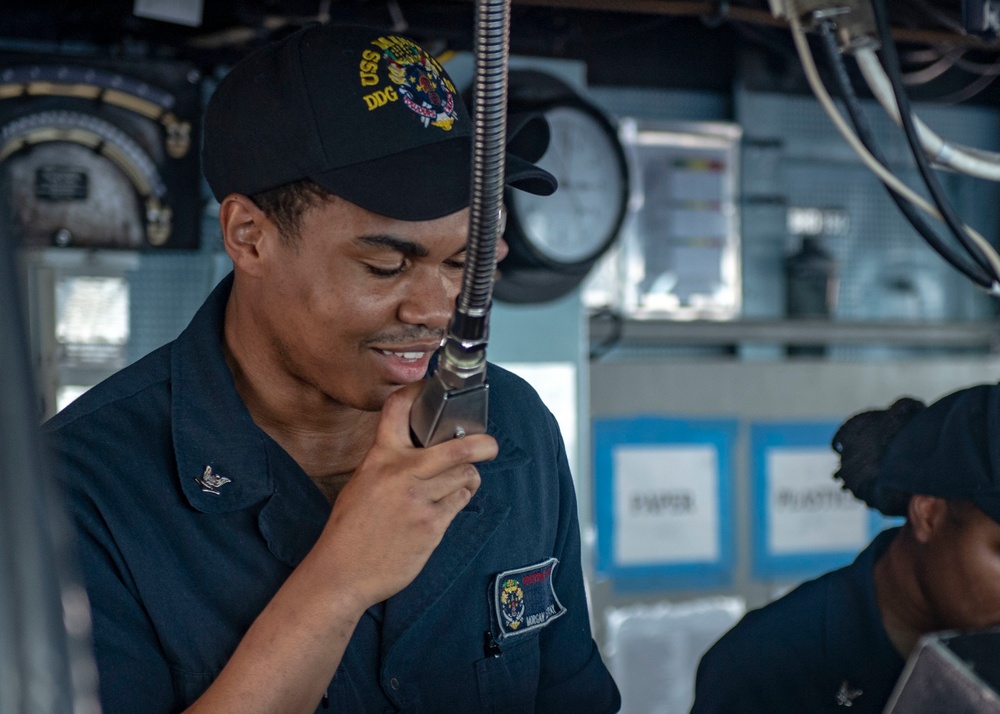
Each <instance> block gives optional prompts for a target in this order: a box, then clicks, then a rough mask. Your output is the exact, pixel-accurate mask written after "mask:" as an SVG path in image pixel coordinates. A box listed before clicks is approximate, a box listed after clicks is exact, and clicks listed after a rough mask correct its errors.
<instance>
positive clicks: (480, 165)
mask: <svg viewBox="0 0 1000 714" xmlns="http://www.w3.org/2000/svg"><path fill="white" fill-rule="evenodd" d="M509 42H510V14H509V0H499V1H497V0H485V1H484V2H479V3H478V5H477V12H476V49H475V53H476V54H475V62H476V65H475V66H476V72H475V77H474V78H473V89H472V91H473V95H472V96H473V107H474V109H473V117H472V122H473V147H472V187H471V193H470V199H469V209H470V216H469V245H468V253H467V261H466V269H465V275H464V277H463V280H462V291H461V293H459V296H458V302H457V306H456V318H458V316H459V315H460V316H462V319H461V320H459V319H456V320H455V322H453V324H452V332H451V334H450V335H449V337H454V338H456V339H459V340H462V341H468V340H479V339H482V338H485V327H479V326H478V325H477V324H476V323H477V322H479V321H480V320H481V321H483V322H485V321H486V319H487V317H488V315H489V310H490V301H491V298H492V295H493V274H494V273H495V272H496V248H497V243H498V241H499V238H500V220H501V219H500V209H501V206H502V205H503V190H504V188H503V187H504V161H505V159H506V156H507V148H506V147H507V62H508V46H509Z"/></svg>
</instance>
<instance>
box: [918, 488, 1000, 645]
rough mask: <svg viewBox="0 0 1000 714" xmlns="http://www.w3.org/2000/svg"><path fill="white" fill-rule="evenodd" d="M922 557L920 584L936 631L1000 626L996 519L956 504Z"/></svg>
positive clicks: (999, 551) (999, 527)
mask: <svg viewBox="0 0 1000 714" xmlns="http://www.w3.org/2000/svg"><path fill="white" fill-rule="evenodd" d="M925 555H926V562H925V563H924V566H923V578H922V583H923V587H924V588H925V590H926V591H927V592H926V593H925V595H926V597H927V600H928V602H929V604H930V605H931V608H932V611H933V613H934V614H935V615H936V620H937V621H938V624H939V629H957V630H978V629H982V628H985V627H992V626H997V625H1000V523H997V522H996V521H994V520H993V519H992V518H990V517H989V516H987V515H986V514H985V513H984V512H983V511H981V510H980V509H978V508H976V507H975V506H973V505H971V504H959V508H957V509H954V508H953V513H951V514H950V515H949V516H948V518H947V521H946V524H945V527H944V529H943V531H942V533H941V534H940V537H936V538H935V539H934V540H933V541H932V542H931V543H929V544H928V548H927V552H926V554H925Z"/></svg>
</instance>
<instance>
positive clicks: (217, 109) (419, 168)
mask: <svg viewBox="0 0 1000 714" xmlns="http://www.w3.org/2000/svg"><path fill="white" fill-rule="evenodd" d="M471 167H472V120H471V118H470V116H469V113H468V111H467V109H466V107H465V105H464V104H463V102H462V98H461V96H460V95H459V93H458V91H457V90H456V88H455V86H454V84H453V83H452V81H451V78H450V77H449V76H448V74H447V72H446V71H445V70H444V68H443V67H442V66H441V64H440V63H439V62H438V61H437V60H436V59H435V58H434V57H432V56H431V55H429V54H428V53H427V52H426V51H424V50H423V49H422V48H420V47H419V46H418V45H417V44H415V43H414V42H412V41H411V40H409V39H407V38H405V37H402V36H400V35H396V34H393V33H392V32H387V31H383V30H380V29H377V28H371V27H363V26H357V25H321V24H312V25H308V26H306V27H304V28H302V29H301V30H299V31H297V32H294V33H292V34H290V35H287V36H286V37H284V38H282V39H280V40H278V41H276V42H273V43H271V44H269V45H267V46H265V47H263V48H261V49H259V50H256V51H255V52H253V53H251V54H250V55H248V56H247V57H245V58H244V59H243V60H241V61H240V62H239V63H237V64H236V65H235V66H234V67H233V68H232V69H231V70H230V71H229V72H228V73H227V74H226V76H225V77H224V78H223V79H222V81H221V82H220V83H219V86H218V87H217V88H216V90H215V92H214V94H213V95H212V98H211V99H210V100H209V103H208V107H207V108H206V112H205V126H204V145H203V149H202V168H203V171H204V173H205V178H206V180H207V181H208V185H209V186H210V187H211V189H212V193H213V195H214V196H215V198H216V199H217V200H218V201H220V202H221V201H222V200H223V199H224V198H225V197H226V196H228V195H229V194H232V193H239V194H243V195H246V196H252V195H254V194H257V193H261V192H263V191H268V190H271V189H274V188H278V187H279V186H283V185H286V184H289V183H293V182H296V181H301V180H304V179H309V180H311V181H313V182H315V183H317V184H319V185H320V186H322V187H323V188H325V189H326V190H328V191H330V192H331V193H333V194H335V195H337V196H340V197H342V198H345V199H347V200H348V201H350V202H351V203H354V204H356V205H358V206H361V207H362V208H365V209H367V210H369V211H372V212H373V213H378V214H380V215H383V216H388V217H390V218H397V219H401V220H429V219H432V218H440V217H441V216H446V215H449V214H451V213H454V212H456V211H459V210H461V209H463V208H465V207H466V206H468V205H469V189H470V185H471ZM505 180H506V183H507V184H508V185H510V186H513V187H515V188H520V189H523V190H526V191H529V192H531V193H535V194H539V195H548V194H550V193H552V192H553V191H555V188H556V180H555V178H554V177H553V176H552V175H551V174H549V173H548V172H547V171H545V170H544V169H541V168H539V167H537V166H535V165H534V164H533V163H531V162H530V161H527V160H525V159H522V158H520V157H518V156H516V155H514V154H513V153H510V152H508V154H507V162H506V170H505Z"/></svg>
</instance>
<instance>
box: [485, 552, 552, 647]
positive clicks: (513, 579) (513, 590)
mask: <svg viewBox="0 0 1000 714" xmlns="http://www.w3.org/2000/svg"><path fill="white" fill-rule="evenodd" d="M558 564H559V559H558V558H549V559H548V560H545V561H542V562H541V563H537V564H536V565H528V566H526V567H524V568H517V569H516V570H505V571H504V572H502V573H500V574H499V575H497V576H496V579H495V580H494V581H493V604H494V608H495V609H496V613H497V624H498V625H499V627H500V637H501V638H504V637H509V636H512V635H521V634H524V633H525V632H531V631H532V630H536V629H538V628H539V627H543V626H544V625H547V624H548V623H549V622H551V621H552V620H554V619H556V618H557V617H559V616H560V615H562V614H563V613H565V612H566V608H565V607H563V606H562V603H560V602H559V598H558V597H557V596H556V591H555V587H554V586H553V582H552V574H553V572H554V571H555V568H556V566H557V565H558Z"/></svg>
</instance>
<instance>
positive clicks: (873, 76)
mask: <svg viewBox="0 0 1000 714" xmlns="http://www.w3.org/2000/svg"><path fill="white" fill-rule="evenodd" d="M854 58H855V59H856V60H857V62H858V68H859V69H860V70H861V74H862V76H863V77H864V78H865V82H867V83H868V87H869V89H871V92H872V94H873V95H875V98H876V99H877V100H878V102H879V104H881V105H882V107H883V108H884V109H885V111H886V112H887V113H888V114H889V116H891V117H892V120H893V121H894V122H896V124H900V118H899V109H898V108H897V107H896V97H895V95H894V94H893V93H892V83H891V82H889V77H888V76H887V75H886V73H885V70H884V69H883V68H882V63H881V62H879V59H878V56H877V55H876V54H875V51H874V50H873V49H871V48H861V49H857V50H855V51H854ZM913 124H914V126H915V127H916V128H917V134H918V136H919V137H920V144H921V145H922V146H923V147H924V151H926V152H927V155H928V156H929V157H930V158H931V159H932V160H933V161H935V162H937V163H939V164H942V165H943V166H947V167H948V168H950V169H954V170H955V171H959V172H961V173H963V174H968V175H970V176H976V177H978V178H982V179H987V180H989V181H1000V154H997V153H994V152H990V151H983V150H982V149H975V148H973V147H966V146H962V145H961V144H952V143H949V142H947V141H945V140H944V139H942V138H941V137H940V136H938V135H937V134H935V133H934V131H933V130H932V129H930V127H928V126H927V125H926V124H924V123H923V122H922V121H920V119H919V117H917V116H916V115H914V116H913Z"/></svg>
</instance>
